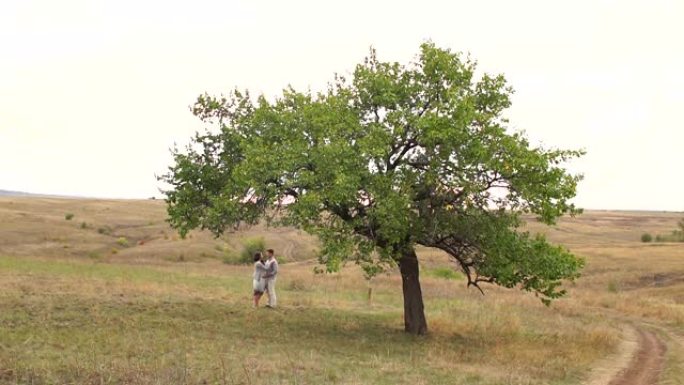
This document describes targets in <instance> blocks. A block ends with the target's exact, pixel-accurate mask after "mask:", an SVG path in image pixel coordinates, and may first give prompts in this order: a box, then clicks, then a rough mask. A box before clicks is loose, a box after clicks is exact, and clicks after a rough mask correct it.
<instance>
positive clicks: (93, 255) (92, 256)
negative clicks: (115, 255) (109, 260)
mask: <svg viewBox="0 0 684 385" xmlns="http://www.w3.org/2000/svg"><path fill="white" fill-rule="evenodd" d="M88 258H90V259H94V260H99V259H101V258H102V256H101V255H100V253H98V252H96V251H91V252H89V253H88Z"/></svg>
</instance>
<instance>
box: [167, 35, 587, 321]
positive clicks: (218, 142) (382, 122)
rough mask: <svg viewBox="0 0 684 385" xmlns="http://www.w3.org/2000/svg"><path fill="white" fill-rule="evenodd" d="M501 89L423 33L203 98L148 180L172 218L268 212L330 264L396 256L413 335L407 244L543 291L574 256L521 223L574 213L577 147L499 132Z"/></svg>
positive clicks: (479, 277) (414, 306) (412, 258)
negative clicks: (311, 86)
mask: <svg viewBox="0 0 684 385" xmlns="http://www.w3.org/2000/svg"><path fill="white" fill-rule="evenodd" d="M512 92H513V91H512V89H511V88H510V87H509V86H508V85H507V83H506V81H505V79H504V77H503V76H502V75H497V76H490V75H487V74H484V75H481V76H476V63H475V62H474V61H473V60H471V59H470V58H468V57H464V56H463V55H462V54H459V53H454V52H451V51H450V50H447V49H441V48H438V47H436V46H435V45H434V44H432V43H425V44H423V45H421V47H420V53H419V55H418V56H417V57H416V58H415V60H414V61H413V62H410V63H408V64H405V65H404V64H399V63H394V62H383V61H381V60H379V59H378V57H377V55H376V53H375V51H374V50H371V53H370V55H369V56H368V57H367V58H366V59H365V60H364V61H363V62H362V63H361V64H359V65H358V66H357V67H356V68H355V70H354V71H353V73H352V74H350V75H349V76H342V75H335V77H334V80H333V81H332V82H331V83H330V84H329V85H328V87H327V89H326V90H325V91H323V92H312V91H297V90H295V89H293V88H291V87H289V88H287V89H285V90H284V91H283V92H282V95H279V96H278V97H276V98H274V99H271V100H270V99H268V98H267V97H265V96H263V95H262V96H258V97H256V98H253V97H252V95H250V94H249V92H247V91H245V92H241V91H238V90H235V91H233V92H231V93H229V94H228V95H226V96H211V95H206V94H204V95H201V96H199V97H198V99H197V101H196V102H195V104H194V105H193V107H192V112H193V113H194V114H195V115H196V116H197V117H198V118H199V119H201V120H202V121H203V122H205V123H206V124H207V125H208V130H207V131H206V132H203V133H197V134H196V135H195V136H194V138H192V142H191V144H190V145H189V146H188V147H187V148H186V149H184V150H182V151H181V150H178V149H175V150H173V156H174V165H172V166H171V167H170V168H169V172H168V173H167V174H165V175H163V176H162V177H160V179H161V180H162V181H164V182H166V183H168V184H170V186H171V188H170V189H169V190H168V191H166V195H167V202H168V213H169V216H170V223H171V225H172V226H173V227H175V228H177V229H178V230H179V231H180V233H181V234H182V235H184V234H186V233H187V232H188V231H189V230H191V229H194V228H201V229H208V230H211V231H212V232H214V233H215V234H216V235H220V234H222V233H223V232H224V231H226V230H228V229H232V228H235V227H236V226H239V225H240V224H241V223H246V224H254V223H256V222H258V221H259V220H262V219H264V218H265V219H266V220H268V221H269V222H270V223H271V224H273V225H284V226H295V227H298V228H301V229H304V230H305V231H307V232H309V233H312V234H315V235H317V236H318V238H319V239H320V240H321V253H320V261H321V263H323V264H325V266H326V268H327V270H328V271H336V270H339V269H340V267H341V265H342V264H343V263H344V262H345V261H348V260H353V261H356V262H358V263H360V264H361V265H362V266H363V267H364V268H365V269H366V272H367V273H368V274H370V275H372V274H374V273H377V272H378V271H380V270H381V269H382V268H383V267H386V266H392V265H396V264H399V267H400V270H401V273H402V276H403V278H404V280H403V284H404V286H403V288H404V299H405V321H406V329H407V331H409V332H412V333H418V334H421V333H424V332H426V331H427V324H426V323H425V320H424V315H423V304H422V295H421V293H420V284H419V281H418V264H417V259H416V254H415V251H414V250H415V247H416V246H417V245H422V246H426V247H431V248H437V249H440V250H443V251H445V252H446V253H448V255H449V256H450V257H451V258H453V260H454V261H456V262H457V263H458V265H459V266H460V268H461V269H462V270H463V272H464V274H465V275H466V277H467V279H468V285H474V286H476V287H478V288H480V286H479V284H480V283H482V282H489V283H493V284H497V285H502V286H505V287H520V288H521V289H523V290H527V291H532V292H534V293H536V294H537V295H539V296H540V297H541V299H542V300H543V301H544V302H546V303H548V301H549V300H551V299H554V298H557V297H559V296H561V295H563V294H564V291H563V290H562V289H561V288H560V284H561V281H562V280H563V279H574V278H576V277H577V276H578V275H579V272H580V270H581V268H582V266H583V261H582V260H581V259H579V258H577V257H576V256H574V255H572V254H571V253H570V252H569V251H568V250H566V249H565V248H563V247H561V246H556V245H552V244H550V243H549V242H547V240H546V239H545V238H544V237H543V236H542V235H533V234H530V233H528V232H526V231H522V230H521V225H522V224H523V216H524V215H525V214H530V215H534V217H536V218H537V219H538V220H540V221H542V222H544V223H546V224H554V223H555V221H556V220H557V218H559V217H560V216H562V215H564V214H571V215H574V214H576V213H579V212H580V210H579V209H577V208H576V207H575V206H574V205H573V204H572V203H570V200H571V199H572V198H573V197H574V196H575V192H576V186H577V183H578V181H579V180H580V176H577V175H571V174H570V173H569V172H568V171H567V170H566V169H565V168H564V163H565V162H566V161H568V160H570V159H572V158H575V157H578V156H581V155H582V151H575V150H561V149H545V148H541V147H536V146H533V145H531V144H530V142H529V141H528V139H527V138H526V137H525V135H524V134H523V133H520V132H512V131H511V130H510V129H509V127H508V121H507V120H506V119H505V117H504V116H503V113H504V111H505V110H506V109H507V108H508V107H509V106H510V105H511V95H512ZM407 292H408V293H407ZM407 295H408V297H407Z"/></svg>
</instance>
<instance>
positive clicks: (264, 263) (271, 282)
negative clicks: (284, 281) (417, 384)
mask: <svg viewBox="0 0 684 385" xmlns="http://www.w3.org/2000/svg"><path fill="white" fill-rule="evenodd" d="M266 255H267V258H266V259H265V260H264V256H263V254H262V253H261V252H257V253H255V254H254V275H253V281H252V283H253V286H254V307H255V308H256V307H259V300H260V299H261V296H262V295H264V291H267V292H268V304H267V305H266V307H270V308H274V307H276V292H275V283H276V275H278V261H276V259H275V255H274V253H273V249H268V250H266Z"/></svg>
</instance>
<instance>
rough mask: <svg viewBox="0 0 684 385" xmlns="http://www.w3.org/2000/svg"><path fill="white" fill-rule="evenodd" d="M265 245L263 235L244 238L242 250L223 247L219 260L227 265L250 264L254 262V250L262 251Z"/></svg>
mask: <svg viewBox="0 0 684 385" xmlns="http://www.w3.org/2000/svg"><path fill="white" fill-rule="evenodd" d="M265 245H266V244H265V242H264V238H263V237H254V238H247V239H244V240H243V241H242V250H240V252H239V253H237V252H236V251H235V250H231V249H229V248H228V247H223V250H225V254H224V256H223V258H221V260H222V261H223V263H225V264H228V265H241V264H251V263H253V262H254V254H255V253H256V252H258V251H260V252H264V251H265V250H266V246H265Z"/></svg>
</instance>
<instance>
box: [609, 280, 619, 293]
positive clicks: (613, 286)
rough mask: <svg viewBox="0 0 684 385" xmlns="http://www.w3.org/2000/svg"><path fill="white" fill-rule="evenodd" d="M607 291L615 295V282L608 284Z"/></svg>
mask: <svg viewBox="0 0 684 385" xmlns="http://www.w3.org/2000/svg"><path fill="white" fill-rule="evenodd" d="M608 291H609V292H611V293H617V292H618V284H617V282H615V281H610V282H608Z"/></svg>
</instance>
